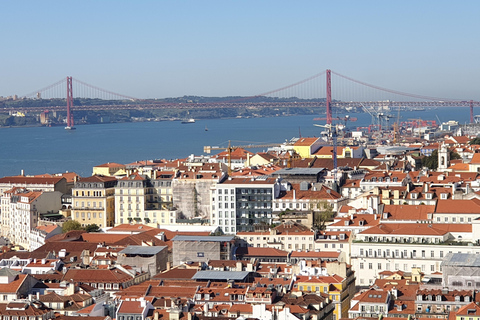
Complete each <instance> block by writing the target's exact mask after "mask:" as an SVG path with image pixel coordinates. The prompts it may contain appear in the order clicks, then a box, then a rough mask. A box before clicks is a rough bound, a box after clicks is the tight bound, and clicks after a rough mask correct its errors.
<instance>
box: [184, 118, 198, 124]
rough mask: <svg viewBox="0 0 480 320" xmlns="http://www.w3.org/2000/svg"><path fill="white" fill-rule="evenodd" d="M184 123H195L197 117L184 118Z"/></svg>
mask: <svg viewBox="0 0 480 320" xmlns="http://www.w3.org/2000/svg"><path fill="white" fill-rule="evenodd" d="M182 123H183V124H189V123H195V119H188V120H183V121H182Z"/></svg>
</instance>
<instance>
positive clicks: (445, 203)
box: [435, 198, 480, 214]
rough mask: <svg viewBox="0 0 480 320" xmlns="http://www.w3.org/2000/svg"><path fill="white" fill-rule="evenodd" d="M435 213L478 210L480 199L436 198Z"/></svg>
mask: <svg viewBox="0 0 480 320" xmlns="http://www.w3.org/2000/svg"><path fill="white" fill-rule="evenodd" d="M435 212H436V213H462V214H465V213H472V214H478V213H479V212H480V199H476V198H474V199H470V200H452V199H446V200H438V202H437V209H436V210H435Z"/></svg>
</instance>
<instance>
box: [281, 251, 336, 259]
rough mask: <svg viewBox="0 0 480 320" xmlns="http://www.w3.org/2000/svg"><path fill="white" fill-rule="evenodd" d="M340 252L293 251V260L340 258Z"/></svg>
mask: <svg viewBox="0 0 480 320" xmlns="http://www.w3.org/2000/svg"><path fill="white" fill-rule="evenodd" d="M339 256H340V252H338V251H319V252H315V251H300V252H298V251H292V255H291V257H292V258H317V259H322V258H323V259H326V258H338V257H339Z"/></svg>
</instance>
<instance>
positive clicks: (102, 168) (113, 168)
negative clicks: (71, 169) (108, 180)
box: [92, 162, 126, 177]
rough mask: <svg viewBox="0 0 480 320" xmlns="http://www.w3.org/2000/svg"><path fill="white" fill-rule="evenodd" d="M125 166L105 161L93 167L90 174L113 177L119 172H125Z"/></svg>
mask: <svg viewBox="0 0 480 320" xmlns="http://www.w3.org/2000/svg"><path fill="white" fill-rule="evenodd" d="M125 172H126V166H125V165H124V164H120V163H115V162H107V163H104V164H101V165H98V166H95V167H93V173H92V175H94V176H95V175H98V176H108V177H113V176H115V175H119V174H126V173H125Z"/></svg>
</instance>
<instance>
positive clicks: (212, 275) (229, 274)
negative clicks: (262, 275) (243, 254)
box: [192, 270, 250, 281]
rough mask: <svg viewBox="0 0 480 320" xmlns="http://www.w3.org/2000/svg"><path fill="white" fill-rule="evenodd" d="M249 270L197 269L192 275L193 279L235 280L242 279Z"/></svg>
mask: <svg viewBox="0 0 480 320" xmlns="http://www.w3.org/2000/svg"><path fill="white" fill-rule="evenodd" d="M249 273H250V271H218V270H204V271H197V273H195V275H194V276H193V277H192V279H193V280H235V281H243V280H245V278H246V277H247V276H248V274H249Z"/></svg>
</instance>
